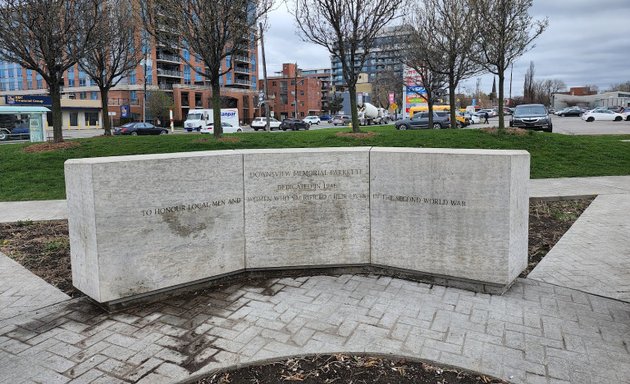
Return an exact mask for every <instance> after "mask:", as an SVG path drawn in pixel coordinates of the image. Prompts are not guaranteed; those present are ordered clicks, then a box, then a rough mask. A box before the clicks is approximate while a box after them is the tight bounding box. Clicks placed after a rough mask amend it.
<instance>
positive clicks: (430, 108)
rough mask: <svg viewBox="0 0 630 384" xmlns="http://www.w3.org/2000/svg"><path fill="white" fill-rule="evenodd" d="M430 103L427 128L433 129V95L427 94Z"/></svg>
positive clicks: (428, 104) (428, 103) (428, 105)
mask: <svg viewBox="0 0 630 384" xmlns="http://www.w3.org/2000/svg"><path fill="white" fill-rule="evenodd" d="M427 96H429V97H428V99H429V100H428V101H427V107H428V108H427V112H428V113H429V121H428V122H427V128H429V129H433V95H432V94H429V93H427Z"/></svg>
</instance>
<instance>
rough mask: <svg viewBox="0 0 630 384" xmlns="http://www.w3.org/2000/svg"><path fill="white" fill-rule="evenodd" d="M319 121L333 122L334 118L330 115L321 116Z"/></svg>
mask: <svg viewBox="0 0 630 384" xmlns="http://www.w3.org/2000/svg"><path fill="white" fill-rule="evenodd" d="M319 119H320V120H321V121H330V120H332V116H330V115H321V116H320V117H319Z"/></svg>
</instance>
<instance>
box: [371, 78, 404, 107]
mask: <svg viewBox="0 0 630 384" xmlns="http://www.w3.org/2000/svg"><path fill="white" fill-rule="evenodd" d="M402 87H403V80H402V78H401V77H400V73H396V72H395V71H393V70H385V71H382V72H379V73H377V74H376V77H375V79H374V81H373V83H372V101H373V102H374V105H376V106H378V107H382V108H386V109H389V105H390V103H389V94H390V93H392V92H393V93H400V90H401V89H402Z"/></svg>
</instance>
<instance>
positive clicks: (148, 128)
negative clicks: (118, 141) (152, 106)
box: [114, 122, 168, 136]
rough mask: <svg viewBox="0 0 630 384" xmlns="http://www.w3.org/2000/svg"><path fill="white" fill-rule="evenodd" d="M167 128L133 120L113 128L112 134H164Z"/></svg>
mask: <svg viewBox="0 0 630 384" xmlns="http://www.w3.org/2000/svg"><path fill="white" fill-rule="evenodd" d="M167 133H168V129H166V128H161V127H156V126H155V125H153V124H151V123H142V122H133V123H127V124H125V125H123V126H121V127H115V128H114V135H131V136H137V135H166V134H167Z"/></svg>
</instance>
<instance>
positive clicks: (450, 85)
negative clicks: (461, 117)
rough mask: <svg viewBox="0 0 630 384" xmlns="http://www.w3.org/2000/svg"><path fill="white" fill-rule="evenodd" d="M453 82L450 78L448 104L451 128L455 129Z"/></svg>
mask: <svg viewBox="0 0 630 384" xmlns="http://www.w3.org/2000/svg"><path fill="white" fill-rule="evenodd" d="M453 83H454V80H453V78H452V77H451V78H450V79H449V82H448V104H449V106H450V110H451V112H450V113H451V128H457V117H456V115H457V114H456V112H457V111H456V110H455V86H454V85H453Z"/></svg>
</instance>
